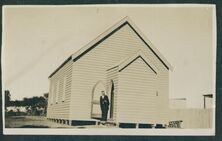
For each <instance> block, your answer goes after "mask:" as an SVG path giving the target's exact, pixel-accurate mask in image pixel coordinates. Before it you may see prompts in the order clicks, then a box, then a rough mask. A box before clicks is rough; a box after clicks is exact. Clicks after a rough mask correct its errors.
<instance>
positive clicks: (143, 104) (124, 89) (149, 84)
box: [117, 58, 158, 123]
mask: <svg viewBox="0 0 222 141" xmlns="http://www.w3.org/2000/svg"><path fill="white" fill-rule="evenodd" d="M134 68H138V69H140V71H138V70H135V69H134ZM118 81H119V87H118V96H117V105H118V107H117V121H118V122H139V123H156V121H155V119H156V118H157V117H156V113H157V112H158V111H157V109H156V101H157V99H156V81H157V75H156V74H155V73H154V72H153V71H152V70H151V69H150V67H148V66H147V65H146V64H145V62H144V61H143V60H142V59H141V58H138V59H137V60H136V61H134V62H133V63H132V64H131V65H129V66H128V67H127V68H125V69H124V70H123V71H121V72H119V79H118Z"/></svg>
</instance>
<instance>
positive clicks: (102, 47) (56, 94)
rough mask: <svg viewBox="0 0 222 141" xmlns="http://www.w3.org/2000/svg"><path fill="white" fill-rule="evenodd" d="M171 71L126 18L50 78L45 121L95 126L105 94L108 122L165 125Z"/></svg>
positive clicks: (158, 53) (80, 51)
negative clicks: (107, 104)
mask: <svg viewBox="0 0 222 141" xmlns="http://www.w3.org/2000/svg"><path fill="white" fill-rule="evenodd" d="M170 70H172V66H171V65H170V63H169V62H168V61H167V60H166V58H164V56H163V55H162V54H161V53H160V52H159V51H158V50H157V49H156V48H155V47H154V46H153V44H152V43H151V42H150V41H149V40H148V39H147V38H146V37H145V36H144V34H143V33H142V32H141V31H140V30H139V29H138V28H137V27H136V25H135V24H134V23H133V22H132V21H131V19H130V18H129V17H125V18H124V19H122V20H121V21H119V22H118V23H116V24H115V25H113V26H112V27H110V28H109V29H108V30H106V31H105V32H104V33H102V34H101V35H100V36H99V37H97V38H96V39H95V40H93V41H91V42H90V43H89V44H87V45H86V46H84V47H83V48H81V49H80V50H79V51H77V52H75V53H74V54H72V55H71V56H70V57H68V59H67V60H65V62H64V63H63V64H61V65H60V66H59V67H58V68H57V69H56V70H55V71H54V72H53V73H52V74H51V75H50V76H49V81H50V89H49V100H48V109H47V118H48V119H52V120H61V121H64V122H65V123H67V124H72V125H73V124H74V125H75V124H78V123H89V124H91V123H93V122H96V121H98V119H99V118H100V117H101V111H100V105H99V98H100V95H101V91H105V92H106V94H107V96H108V97H109V100H110V107H109V112H108V121H110V122H114V123H117V124H124V123H129V124H130V123H132V124H134V123H135V124H138V123H139V124H167V123H168V122H169V119H168V114H169V113H168V107H169V106H168V105H169V71H170Z"/></svg>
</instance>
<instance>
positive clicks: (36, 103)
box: [5, 90, 48, 115]
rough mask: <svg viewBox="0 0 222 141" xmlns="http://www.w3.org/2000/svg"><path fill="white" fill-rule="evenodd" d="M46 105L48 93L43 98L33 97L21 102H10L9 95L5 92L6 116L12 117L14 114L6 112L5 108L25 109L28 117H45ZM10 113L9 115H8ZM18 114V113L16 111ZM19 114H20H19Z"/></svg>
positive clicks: (8, 92) (7, 91)
mask: <svg viewBox="0 0 222 141" xmlns="http://www.w3.org/2000/svg"><path fill="white" fill-rule="evenodd" d="M47 103H48V93H45V94H44V95H43V96H34V97H31V98H26V97H25V98H23V99H22V100H11V94H10V91H9V90H6V91H5V111H6V114H8V115H10V114H12V115H14V114H15V113H13V112H12V110H11V111H8V110H7V107H25V108H26V111H27V113H23V114H29V115H45V114H46V109H47ZM9 112H10V113H9ZM18 112H19V111H18ZM19 113H21V112H19Z"/></svg>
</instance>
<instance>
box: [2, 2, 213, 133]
mask: <svg viewBox="0 0 222 141" xmlns="http://www.w3.org/2000/svg"><path fill="white" fill-rule="evenodd" d="M2 9H3V12H2V13H3V18H2V21H3V28H2V31H3V32H2V35H3V40H2V78H3V79H2V88H3V89H2V103H3V105H2V111H3V113H2V114H3V133H4V134H18V135H19V134H23V135H24V134H27V135H32V134H33V135H36V134H37V135H38V134H39V135H53V134H54V135H196V136H197V135H208V136H209V135H210V136H214V135H215V108H216V106H215V105H216V104H215V103H216V93H215V89H216V85H215V83H216V14H215V13H216V9H215V5H209V4H186V5H184V4H169V5H167V4H150V5H149V4H144V5H126V4H124V5H69V6H68V5H67V6H61V5H60V6H50V5H48V6H40V5H39V6H31V5H29V6H27V5H26V6H22V5H19V6H13V5H11V6H4V7H3V8H2Z"/></svg>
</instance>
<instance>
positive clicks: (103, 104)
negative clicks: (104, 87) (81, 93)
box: [100, 91, 109, 121]
mask: <svg viewBox="0 0 222 141" xmlns="http://www.w3.org/2000/svg"><path fill="white" fill-rule="evenodd" d="M101 93H102V95H101V96H100V108H101V111H102V121H106V120H107V114H108V111H109V98H108V96H107V95H106V94H105V92H104V91H101Z"/></svg>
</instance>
